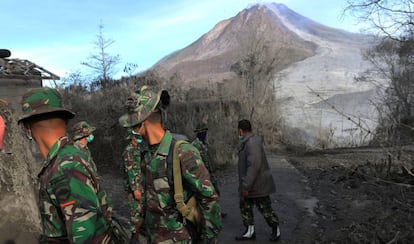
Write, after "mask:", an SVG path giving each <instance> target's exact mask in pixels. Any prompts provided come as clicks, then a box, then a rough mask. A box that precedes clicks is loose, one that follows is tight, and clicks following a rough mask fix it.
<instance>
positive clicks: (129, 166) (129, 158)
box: [122, 142, 143, 233]
mask: <svg viewBox="0 0 414 244" xmlns="http://www.w3.org/2000/svg"><path fill="white" fill-rule="evenodd" d="M140 157H141V153H140V145H139V144H138V143H137V144H136V145H133V144H132V143H131V142H130V143H128V145H127V146H126V148H125V150H124V153H123V154H122V158H123V159H124V167H123V169H124V173H125V175H126V177H125V178H126V180H125V190H126V192H127V194H128V195H127V201H128V208H129V212H130V221H129V222H130V231H131V232H132V233H135V232H136V230H135V224H136V223H137V222H138V220H139V219H140V217H142V216H140V214H141V213H142V212H143V210H142V202H141V201H138V200H137V199H135V197H134V194H133V193H134V191H135V190H139V191H142V189H143V187H142V171H141V165H140V163H141V158H140Z"/></svg>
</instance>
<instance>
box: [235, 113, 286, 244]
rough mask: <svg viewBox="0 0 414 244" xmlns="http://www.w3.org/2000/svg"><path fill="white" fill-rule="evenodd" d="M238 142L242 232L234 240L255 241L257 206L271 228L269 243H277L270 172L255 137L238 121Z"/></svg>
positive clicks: (278, 233) (244, 122) (277, 236)
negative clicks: (239, 141) (254, 209)
mask: <svg viewBox="0 0 414 244" xmlns="http://www.w3.org/2000/svg"><path fill="white" fill-rule="evenodd" d="M237 128H238V130H239V139H240V140H241V145H240V149H239V162H238V171H239V192H240V212H241V215H242V219H243V224H244V226H245V227H246V230H245V231H244V232H243V233H242V234H241V235H240V236H237V237H236V240H238V241H242V240H255V239H256V232H255V229H254V218H253V207H254V205H256V206H257V208H258V209H259V211H260V213H261V214H262V215H263V217H264V218H265V220H266V222H267V224H268V225H269V226H270V227H271V228H272V233H271V235H270V241H277V240H279V239H280V230H279V219H278V217H277V215H276V214H275V212H274V211H273V209H272V203H271V201H270V197H269V195H270V194H271V193H274V192H275V191H276V187H275V183H274V181H273V177H272V172H271V171H270V168H269V163H268V162H267V158H266V154H265V151H264V148H263V145H262V141H261V139H260V137H259V136H257V135H255V134H253V133H252V126H251V124H250V121H248V120H240V121H239V124H238V127H237Z"/></svg>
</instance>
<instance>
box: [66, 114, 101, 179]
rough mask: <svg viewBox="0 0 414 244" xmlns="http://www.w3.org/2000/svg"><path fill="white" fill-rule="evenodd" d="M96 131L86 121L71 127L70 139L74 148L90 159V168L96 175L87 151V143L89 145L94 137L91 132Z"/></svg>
mask: <svg viewBox="0 0 414 244" xmlns="http://www.w3.org/2000/svg"><path fill="white" fill-rule="evenodd" d="M95 130H96V128H95V127H93V126H91V125H90V124H89V123H88V122H86V121H80V122H78V123H76V124H74V125H73V126H72V134H73V136H72V139H73V141H74V146H75V147H76V148H78V149H79V150H81V151H82V152H84V153H85V154H86V155H88V157H89V158H90V162H91V167H92V169H93V170H94V172H95V173H97V169H96V165H95V162H94V161H93V159H92V155H91V151H89V148H88V143H91V142H92V141H93V140H94V139H95V136H94V135H93V132H94V131H95Z"/></svg>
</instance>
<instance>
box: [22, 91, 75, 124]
mask: <svg viewBox="0 0 414 244" xmlns="http://www.w3.org/2000/svg"><path fill="white" fill-rule="evenodd" d="M21 105H22V112H23V115H22V116H21V117H20V118H19V120H18V121H17V123H21V122H22V121H23V120H26V119H28V118H30V117H32V116H34V115H40V114H46V113H52V112H62V113H63V115H64V116H66V117H67V118H68V119H72V118H73V117H75V114H74V113H73V112H72V111H70V110H68V109H66V108H64V107H63V103H62V95H61V94H60V92H59V91H58V90H56V89H52V88H37V89H33V90H31V91H29V92H27V93H25V94H24V95H23V97H22V101H21Z"/></svg>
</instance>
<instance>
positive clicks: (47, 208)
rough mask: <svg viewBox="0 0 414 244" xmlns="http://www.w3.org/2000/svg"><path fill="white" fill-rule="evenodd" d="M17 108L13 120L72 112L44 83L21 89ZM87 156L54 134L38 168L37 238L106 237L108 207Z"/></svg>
mask: <svg viewBox="0 0 414 244" xmlns="http://www.w3.org/2000/svg"><path fill="white" fill-rule="evenodd" d="M22 110H23V116H22V117H21V118H20V119H19V121H18V123H21V122H23V123H26V121H30V117H32V116H34V115H39V114H46V113H50V112H59V113H60V114H61V116H62V117H63V116H65V117H66V118H73V116H74V114H73V113H72V112H71V111H70V110H67V109H64V108H63V107H62V101H61V96H60V94H59V92H58V91H57V90H55V89H50V88H41V89H35V90H33V91H31V92H28V93H26V94H25V95H24V96H23V100H22ZM88 160H89V159H88V157H87V155H85V154H84V153H82V152H81V151H80V150H79V149H77V148H76V147H74V146H73V143H72V142H71V141H70V140H69V138H68V137H67V136H63V137H61V138H59V140H57V141H56V142H55V143H54V144H53V146H52V147H51V148H50V150H49V151H48V154H47V156H46V157H45V159H44V161H43V164H42V169H41V171H40V173H39V174H38V180H39V203H38V205H39V209H40V214H41V222H42V225H43V235H42V237H41V240H40V242H41V243H111V242H112V241H111V238H110V228H109V224H110V221H111V211H112V208H111V206H109V203H108V201H107V196H106V193H105V192H104V191H103V190H102V189H100V185H99V182H98V180H97V177H96V172H95V171H94V170H93V169H91V168H90V167H89V165H90V162H88Z"/></svg>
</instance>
